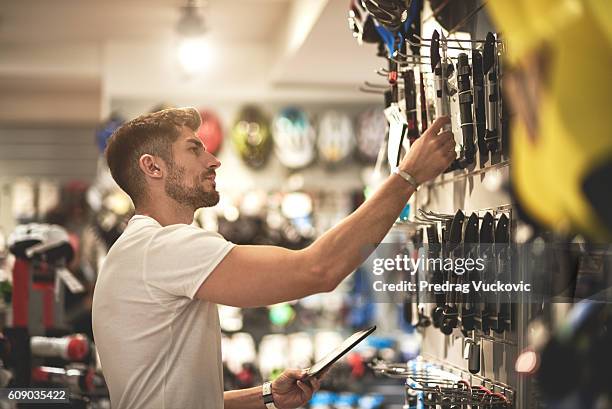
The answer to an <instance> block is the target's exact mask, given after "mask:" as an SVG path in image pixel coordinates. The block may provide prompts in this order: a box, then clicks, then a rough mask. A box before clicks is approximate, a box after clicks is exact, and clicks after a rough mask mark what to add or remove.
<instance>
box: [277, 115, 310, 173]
mask: <svg viewBox="0 0 612 409" xmlns="http://www.w3.org/2000/svg"><path fill="white" fill-rule="evenodd" d="M315 137H316V135H315V131H314V129H313V127H312V125H311V123H310V119H309V118H308V115H307V114H306V113H305V112H304V111H302V110H301V109H299V108H294V107H288V108H284V109H282V110H281V111H280V112H279V113H278V114H277V115H276V117H275V118H274V123H273V138H274V151H275V153H276V156H277V157H278V159H279V161H280V162H281V163H282V164H283V165H284V166H286V167H288V168H289V169H299V168H303V167H304V166H306V165H308V164H309V163H310V162H312V160H313V159H314V156H315Z"/></svg>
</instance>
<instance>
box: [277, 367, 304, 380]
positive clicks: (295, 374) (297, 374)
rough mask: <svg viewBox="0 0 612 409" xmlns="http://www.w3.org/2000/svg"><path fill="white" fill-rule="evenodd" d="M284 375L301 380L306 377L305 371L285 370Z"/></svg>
mask: <svg viewBox="0 0 612 409" xmlns="http://www.w3.org/2000/svg"><path fill="white" fill-rule="evenodd" d="M283 374H285V375H287V377H288V378H291V379H301V378H303V377H304V376H305V375H306V373H305V371H304V370H303V369H285V370H284V371H283Z"/></svg>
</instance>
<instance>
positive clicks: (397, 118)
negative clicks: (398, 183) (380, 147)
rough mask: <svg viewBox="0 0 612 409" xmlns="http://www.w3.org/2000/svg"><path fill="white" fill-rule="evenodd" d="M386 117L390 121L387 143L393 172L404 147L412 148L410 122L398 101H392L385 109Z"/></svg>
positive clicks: (388, 157) (390, 166) (388, 156)
mask: <svg viewBox="0 0 612 409" xmlns="http://www.w3.org/2000/svg"><path fill="white" fill-rule="evenodd" d="M385 117H386V118H387V121H388V122H389V143H388V144H387V161H388V162H389V168H390V170H391V172H393V171H394V170H395V169H396V168H397V167H398V166H399V162H400V160H401V153H402V147H403V148H404V149H405V150H406V151H407V150H408V149H409V148H410V143H409V141H408V138H406V132H407V131H408V122H407V121H406V117H405V116H404V114H403V113H402V112H401V110H400V107H399V105H398V104H397V103H392V104H391V105H390V106H389V107H388V108H387V109H385Z"/></svg>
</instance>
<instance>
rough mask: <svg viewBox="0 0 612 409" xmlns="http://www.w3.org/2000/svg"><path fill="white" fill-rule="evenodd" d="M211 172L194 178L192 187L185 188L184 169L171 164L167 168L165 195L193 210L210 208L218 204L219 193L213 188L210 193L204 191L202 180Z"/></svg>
mask: <svg viewBox="0 0 612 409" xmlns="http://www.w3.org/2000/svg"><path fill="white" fill-rule="evenodd" d="M211 173H212V172H209V173H208V174H204V175H201V176H199V177H198V176H196V177H195V178H194V180H193V187H189V186H186V185H185V183H184V180H185V169H184V168H182V167H180V166H178V165H175V164H171V165H170V166H169V167H168V178H167V179H166V183H165V184H164V190H165V191H166V194H167V195H168V196H170V197H171V198H172V199H174V200H176V201H177V202H178V203H180V204H182V205H185V206H189V207H191V208H193V209H198V208H200V207H212V206H214V205H216V204H217V203H219V192H217V191H216V190H215V189H214V188H213V190H212V191H206V190H204V186H203V185H202V182H203V178H204V177H206V176H209V175H210V174H211Z"/></svg>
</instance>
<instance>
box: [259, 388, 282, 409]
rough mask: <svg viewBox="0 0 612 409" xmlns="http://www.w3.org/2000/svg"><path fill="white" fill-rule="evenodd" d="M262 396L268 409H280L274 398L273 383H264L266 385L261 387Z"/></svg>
mask: <svg viewBox="0 0 612 409" xmlns="http://www.w3.org/2000/svg"><path fill="white" fill-rule="evenodd" d="M261 394H262V396H263V401H264V405H266V409H278V408H277V407H276V405H274V397H273V396H272V382H264V384H263V385H262V386H261Z"/></svg>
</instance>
